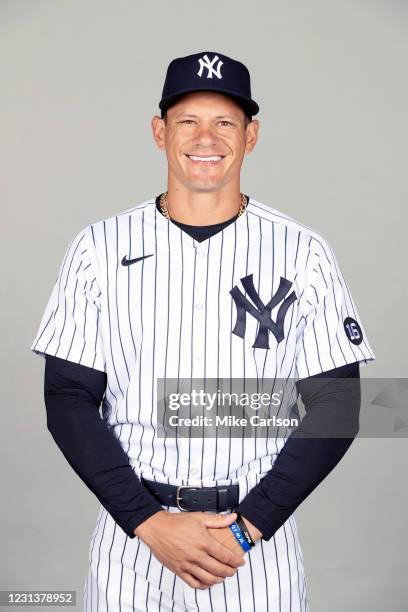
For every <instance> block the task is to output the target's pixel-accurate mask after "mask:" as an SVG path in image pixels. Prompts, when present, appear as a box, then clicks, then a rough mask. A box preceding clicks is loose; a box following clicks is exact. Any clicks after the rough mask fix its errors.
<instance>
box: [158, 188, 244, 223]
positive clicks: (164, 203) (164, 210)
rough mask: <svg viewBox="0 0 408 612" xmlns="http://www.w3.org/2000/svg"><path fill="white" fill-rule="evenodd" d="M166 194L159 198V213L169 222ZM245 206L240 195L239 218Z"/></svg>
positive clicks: (242, 195)
mask: <svg viewBox="0 0 408 612" xmlns="http://www.w3.org/2000/svg"><path fill="white" fill-rule="evenodd" d="M167 194H168V191H165V192H164V193H163V194H162V195H161V196H160V200H159V206H160V210H161V212H162V213H163V215H164V216H165V217H166V219H169V220H170V215H169V211H168V208H167ZM247 204H248V200H247V197H246V196H245V195H244V194H243V193H241V204H240V206H239V210H238V217H240V216H241V215H242V213H243V212H244V210H245V209H246V207H247Z"/></svg>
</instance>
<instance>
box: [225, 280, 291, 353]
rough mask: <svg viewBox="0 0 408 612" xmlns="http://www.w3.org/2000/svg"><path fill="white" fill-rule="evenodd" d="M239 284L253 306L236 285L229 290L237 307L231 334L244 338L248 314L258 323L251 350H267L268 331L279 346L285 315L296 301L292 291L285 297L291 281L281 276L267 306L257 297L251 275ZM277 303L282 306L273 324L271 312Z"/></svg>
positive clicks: (282, 334)
mask: <svg viewBox="0 0 408 612" xmlns="http://www.w3.org/2000/svg"><path fill="white" fill-rule="evenodd" d="M241 283H242V286H243V287H244V289H245V291H246V293H247V294H248V295H249V297H250V298H251V300H252V301H253V303H254V304H255V306H254V305H253V304H251V302H250V301H249V300H248V298H247V297H246V296H245V295H244V294H243V293H242V291H241V290H240V289H239V288H238V287H237V285H235V287H234V288H233V289H231V291H230V294H231V295H232V297H233V300H234V302H235V306H236V307H237V320H236V323H235V327H234V329H233V330H232V333H233V334H236V335H237V336H239V337H240V338H244V337H245V327H246V314H247V312H248V313H249V314H251V315H252V316H253V317H255V319H257V321H259V329H258V333H257V335H256V338H255V342H254V344H253V345H252V348H267V349H268V348H269V332H270V331H271V332H272V333H273V335H274V336H275V338H276V341H277V342H278V344H279V342H281V341H282V340H283V338H284V333H283V326H284V322H285V316H286V313H287V311H288V308H289V306H290V305H291V304H292V302H294V301H295V300H296V293H295V292H294V291H292V293H291V294H290V295H288V296H287V293H288V291H289V289H290V288H291V286H292V283H291V281H289V280H287V279H286V278H283V277H282V276H281V279H280V283H279V287H278V290H277V291H276V293H275V294H274V295H272V298H271V299H270V300H269V302H268V303H267V304H264V303H263V302H262V300H261V298H260V297H259V295H258V294H257V292H256V289H255V287H254V280H253V275H252V274H249V275H248V276H244V278H241ZM286 296H287V297H286ZM279 302H282V304H281V306H280V308H279V310H278V313H277V316H276V322H275V321H272V316H271V311H272V308H274V307H275V306H277V305H278V304H279Z"/></svg>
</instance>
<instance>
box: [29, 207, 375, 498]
mask: <svg viewBox="0 0 408 612" xmlns="http://www.w3.org/2000/svg"><path fill="white" fill-rule="evenodd" d="M123 257H125V258H126V259H136V258H140V257H144V258H143V259H140V260H139V261H137V262H135V263H133V264H131V265H123V264H122V259H123ZM245 278H247V281H245V280H244V285H245V282H249V283H251V282H253V285H254V290H255V292H256V296H257V297H258V298H259V300H260V303H258V305H256V304H255V305H252V309H253V310H254V309H255V310H259V312H260V310H261V309H262V305H265V304H267V303H268V302H269V301H270V300H271V299H272V300H273V296H275V297H276V296H279V295H280V297H279V299H278V300H277V303H274V304H273V306H272V309H271V310H270V311H269V315H268V316H269V317H270V320H271V321H275V323H276V322H277V321H279V320H280V325H281V329H282V332H283V338H279V335H278V334H275V333H272V332H271V330H270V329H267V330H266V334H264V335H263V339H264V341H265V338H266V341H267V344H268V347H265V346H260V344H262V342H260V340H259V338H258V345H256V346H254V344H256V338H257V334H258V332H259V327H260V322H261V321H260V318H257V317H256V316H253V315H252V314H251V312H250V308H249V310H248V311H246V312H245V311H244V310H243V311H242V312H241V323H240V324H239V326H238V323H237V319H238V318H239V317H238V314H239V313H238V308H237V303H236V301H235V299H234V298H233V295H232V294H231V293H230V292H231V291H232V290H233V288H234V287H236V288H238V289H239V290H240V291H239V293H240V294H241V295H242V297H243V299H244V300H245V293H246V292H245V290H244V285H243V284H242V280H243V279H245ZM282 279H286V280H284V281H282ZM282 282H285V283H286V285H287V287H289V289H286V290H284V291H283V292H282V287H281V289H280V290H279V291H280V292H281V293H279V292H278V289H279V287H280V285H281V283H282ZM247 286H248V285H247ZM235 291H236V292H237V291H238V290H237V289H235ZM277 292H278V293H277ZM293 292H294V296H293V297H292V299H291V300H289V302H290V303H287V304H286V306H285V308H282V309H281V307H282V304H283V302H284V299H287V298H290V296H291V295H292V294H293ZM249 295H250V293H249V294H248V293H247V294H246V298H247V300H248V299H249V298H248V296H249ZM285 296H286V297H285ZM276 299H277V298H276ZM249 302H251V300H249ZM250 306H251V304H250ZM280 309H281V310H280ZM244 313H245V314H244ZM267 314H268V313H267ZM243 315H244V317H243ZM243 318H244V319H245V322H243ZM282 319H283V320H282ZM345 321H346V324H344V322H345ZM347 321H348V323H347ZM350 321H351V326H350ZM236 326H238V327H240V330H241V333H240V334H239V333H236V330H237V327H236ZM234 328H235V332H234ZM264 331H265V330H264ZM243 332H244V333H243ZM242 335H243V337H242ZM31 349H32V350H33V351H35V352H36V353H38V354H40V355H43V354H44V353H48V354H50V355H54V356H57V357H60V358H62V359H67V360H70V361H73V362H76V363H79V364H83V365H85V366H88V367H91V368H96V369H97V370H100V371H104V372H106V374H107V389H106V394H105V398H104V401H103V404H102V415H103V418H104V419H105V420H106V421H107V423H108V425H109V427H110V428H111V429H112V431H113V433H114V434H115V436H116V437H117V438H118V439H119V441H120V443H121V445H122V447H123V448H124V450H125V452H126V453H127V455H128V457H129V460H130V463H131V465H132V466H133V467H134V469H135V471H136V472H137V474H138V475H143V476H145V477H146V478H150V479H156V480H158V481H161V482H171V483H172V484H197V483H201V484H203V485H207V486H208V485H210V484H214V483H216V484H229V483H232V482H237V479H238V480H239V479H242V478H245V479H246V480H247V485H248V486H252V485H253V484H255V483H256V482H258V481H259V479H260V477H262V476H263V475H265V473H266V472H267V471H268V470H270V468H271V467H272V464H273V462H274V460H275V459H276V456H277V454H278V453H279V451H280V449H281V448H282V446H283V445H284V443H285V441H286V438H285V437H282V438H279V439H277V438H275V437H274V438H273V439H268V438H266V439H264V440H254V439H253V438H249V439H246V440H242V439H239V438H219V439H218V440H216V441H215V440H214V439H208V438H207V439H200V438H198V439H177V438H174V437H173V438H170V437H169V438H167V439H166V438H165V439H163V438H159V437H158V436H157V431H156V429H157V428H156V423H155V415H156V380H157V378H159V377H161V378H166V377H172V378H177V377H182V378H189V377H207V378H208V377H212V378H215V377H225V378H228V377H233V378H251V379H254V378H256V379H264V378H272V379H274V378H285V379H286V378H289V377H290V378H293V379H295V380H299V379H302V378H306V377H308V376H312V375H315V374H318V373H320V372H323V371H326V370H331V369H333V368H336V367H339V366H342V365H345V364H347V363H352V362H356V361H358V362H360V363H361V364H365V363H367V362H368V361H371V360H373V359H374V354H373V352H372V350H371V347H370V346H369V344H368V341H367V338H366V337H365V333H364V330H363V327H362V324H361V321H360V319H359V316H358V313H357V311H356V307H355V304H354V302H353V299H352V297H351V294H350V291H349V289H348V287H347V284H346V282H345V280H344V278H343V276H342V274H341V272H340V270H339V266H338V263H337V260H336V258H335V255H334V254H333V251H332V249H331V248H330V246H329V245H328V243H327V242H326V240H325V239H324V238H323V237H322V236H320V235H319V234H318V233H317V232H314V231H312V230H310V229H309V228H307V227H306V226H304V225H301V224H299V223H297V222H296V221H295V220H293V219H291V218H290V217H288V216H287V215H285V214H282V213H281V212H279V211H277V210H274V209H272V208H270V207H269V206H267V205H265V204H263V203H260V202H258V201H256V200H254V199H253V198H250V200H249V203H248V206H247V209H246V211H245V212H244V214H243V215H241V216H240V217H238V218H237V220H236V221H235V222H233V223H231V224H230V225H228V226H227V227H226V228H224V229H223V230H222V231H220V232H218V233H217V234H215V235H214V236H212V237H210V238H208V239H207V240H204V241H202V242H197V241H196V240H195V239H193V238H192V237H191V236H189V235H188V234H187V233H186V232H184V231H183V230H181V229H180V228H179V227H178V226H177V225H175V224H174V223H172V222H171V221H168V220H167V219H166V218H165V217H164V216H163V215H161V214H160V212H159V211H158V210H157V208H156V205H155V198H152V199H150V200H148V201H145V202H143V203H141V204H139V205H137V206H135V207H134V208H131V209H129V210H126V211H124V212H122V213H120V214H118V215H116V216H113V217H111V218H108V219H105V220H102V221H97V222H95V223H92V224H90V225H88V226H86V227H85V228H84V229H82V230H81V231H80V232H79V233H78V234H77V235H76V236H75V237H74V239H73V240H72V241H71V243H70V244H69V246H68V248H67V250H66V253H65V257H64V258H63V261H62V264H61V266H60V269H59V273H58V276H57V279H56V282H55V285H54V287H53V290H52V293H51V296H50V298H49V301H48V304H47V306H46V308H45V312H44V314H43V317H42V320H41V323H40V326H39V329H38V333H37V335H36V337H35V339H34V342H33V344H32V346H31ZM215 445H216V446H215ZM204 458H205V460H204ZM248 480H250V481H251V483H250V484H248Z"/></svg>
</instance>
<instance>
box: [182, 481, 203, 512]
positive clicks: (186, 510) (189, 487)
mask: <svg viewBox="0 0 408 612" xmlns="http://www.w3.org/2000/svg"><path fill="white" fill-rule="evenodd" d="M199 488H200V487H196V486H195V485H180V486H178V487H177V491H176V505H177V508H178V509H179V510H181V511H182V512H190V510H188V509H187V508H182V507H181V506H180V504H179V500H180V499H181V497H180V490H181V489H199Z"/></svg>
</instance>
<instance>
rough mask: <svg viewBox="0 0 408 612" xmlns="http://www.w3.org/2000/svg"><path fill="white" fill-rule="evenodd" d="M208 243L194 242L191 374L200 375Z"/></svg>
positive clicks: (202, 353) (202, 365) (202, 356)
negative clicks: (194, 266) (192, 353)
mask: <svg viewBox="0 0 408 612" xmlns="http://www.w3.org/2000/svg"><path fill="white" fill-rule="evenodd" d="M207 253H208V245H203V244H200V243H196V244H195V255H196V261H195V265H196V269H195V288H194V347H195V349H194V355H193V375H194V376H201V375H202V374H203V372H204V340H205V293H206V278H207Z"/></svg>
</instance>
